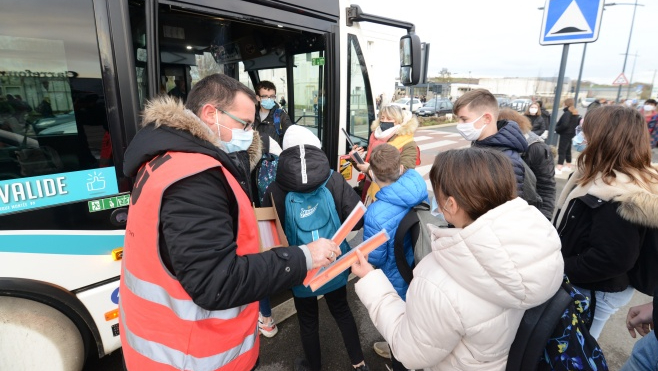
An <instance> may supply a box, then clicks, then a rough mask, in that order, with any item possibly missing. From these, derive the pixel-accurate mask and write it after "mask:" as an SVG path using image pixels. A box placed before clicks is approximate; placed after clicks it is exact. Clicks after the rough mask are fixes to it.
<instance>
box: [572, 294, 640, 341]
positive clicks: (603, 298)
mask: <svg viewBox="0 0 658 371" xmlns="http://www.w3.org/2000/svg"><path fill="white" fill-rule="evenodd" d="M574 286H575V285H574ZM575 287H576V289H578V291H580V292H581V293H582V294H583V295H585V296H587V297H588V298H590V300H591V298H592V293H591V292H590V290H587V289H583V288H580V287H577V286H575ZM634 293H635V289H634V288H633V287H632V286H628V287H627V288H626V290H624V291H620V292H603V291H597V292H596V308H595V309H594V320H593V321H592V327H590V329H589V333H590V335H592V337H593V338H594V339H596V340H598V339H599V336H600V335H601V331H603V326H604V325H605V323H606V322H607V321H608V319H609V318H610V316H611V315H613V314H615V312H617V311H618V310H619V308H621V307H623V306H624V305H626V304H628V303H629V302H630V301H631V299H632V298H633V294H634Z"/></svg>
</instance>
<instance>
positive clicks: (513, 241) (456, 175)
mask: <svg viewBox="0 0 658 371" xmlns="http://www.w3.org/2000/svg"><path fill="white" fill-rule="evenodd" d="M430 179H431V182H432V188H433V190H434V194H435V196H436V199H437V202H438V204H439V209H440V210H439V211H441V212H442V213H443V215H444V217H445V219H446V220H447V221H448V222H449V223H450V224H452V225H454V226H455V228H449V229H448V228H437V227H434V226H430V228H431V231H432V235H433V237H432V252H431V253H430V254H429V255H427V256H426V257H425V258H424V259H423V260H422V261H421V262H420V263H419V264H418V265H417V266H416V268H415V269H414V279H413V281H412V282H411V285H410V286H409V291H408V292H407V301H406V303H405V302H404V301H402V299H400V297H399V296H398V295H397V294H396V292H395V290H394V289H393V286H391V284H390V282H389V281H388V279H386V276H385V275H384V274H383V272H382V271H381V270H374V269H373V268H372V267H371V266H370V265H368V264H367V260H364V258H365V257H363V255H361V254H357V255H359V257H360V261H359V263H356V264H355V265H353V266H352V272H353V273H354V274H356V275H357V276H359V277H362V278H361V279H360V280H359V282H358V283H357V284H356V292H357V294H358V295H359V298H360V299H361V301H362V302H363V303H364V304H365V306H366V308H367V309H368V311H369V313H370V318H371V319H372V320H373V322H374V324H375V326H376V327H377V329H378V330H379V332H380V333H381V334H382V335H383V336H384V338H385V339H386V341H388V343H389V345H390V347H391V351H392V352H393V354H394V355H395V358H397V359H398V360H400V361H401V362H402V363H403V364H404V365H405V366H406V367H407V368H409V369H430V370H505V366H506V364H507V354H508V353H509V350H510V346H511V344H512V341H513V340H514V337H515V335H516V331H517V329H518V327H519V324H520V322H521V318H522V317H523V314H524V312H525V311H526V309H529V308H532V307H535V306H538V305H540V304H542V303H543V302H545V301H547V300H548V299H550V298H551V297H552V296H553V294H554V293H555V292H556V291H557V290H558V288H559V287H560V284H561V283H562V277H563V270H564V263H563V259H562V255H561V254H560V239H559V237H558V235H557V232H556V231H555V228H553V226H552V225H551V223H550V222H549V221H548V220H547V219H546V217H544V216H543V215H542V214H541V213H540V212H539V211H538V210H537V209H536V208H535V207H532V206H529V205H528V204H527V203H526V202H525V201H524V200H522V199H521V198H518V197H516V182H515V179H514V173H513V170H512V166H511V163H510V161H509V160H508V159H507V157H505V155H503V154H501V153H499V152H496V151H489V150H485V149H480V148H474V147H473V148H467V149H461V150H450V151H447V152H442V153H440V154H439V155H437V156H436V159H435V161H434V165H433V166H432V170H431V171H430Z"/></svg>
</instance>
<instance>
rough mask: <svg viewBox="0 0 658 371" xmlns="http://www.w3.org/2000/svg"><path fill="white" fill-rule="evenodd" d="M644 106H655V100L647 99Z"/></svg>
mask: <svg viewBox="0 0 658 371" xmlns="http://www.w3.org/2000/svg"><path fill="white" fill-rule="evenodd" d="M644 104H653V105H654V106H655V105H656V100H655V99H647V100H646V101H645V102H644Z"/></svg>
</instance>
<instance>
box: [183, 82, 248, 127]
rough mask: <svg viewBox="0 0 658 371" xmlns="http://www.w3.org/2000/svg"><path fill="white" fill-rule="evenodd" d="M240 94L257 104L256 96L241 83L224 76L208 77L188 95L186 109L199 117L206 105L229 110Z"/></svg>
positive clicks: (197, 84) (198, 83)
mask: <svg viewBox="0 0 658 371" xmlns="http://www.w3.org/2000/svg"><path fill="white" fill-rule="evenodd" d="M238 92H242V93H244V94H246V95H247V97H249V99H251V100H252V101H253V102H254V104H256V94H255V93H254V92H253V91H252V90H251V89H249V87H248V86H246V85H245V84H243V83H241V82H240V81H238V80H236V79H234V78H232V77H229V76H227V75H222V74H218V73H216V74H213V75H210V76H206V77H204V78H203V79H201V80H200V81H199V82H197V83H196V84H195V85H194V87H192V90H191V91H190V93H189V94H188V95H187V102H185V108H187V109H189V110H190V111H192V112H194V114H195V115H197V116H199V114H200V113H201V112H200V111H201V108H202V107H203V106H204V105H206V104H212V105H213V106H215V107H217V108H219V109H224V110H227V109H229V108H231V107H232V106H233V101H234V100H235V96H236V94H237V93H238Z"/></svg>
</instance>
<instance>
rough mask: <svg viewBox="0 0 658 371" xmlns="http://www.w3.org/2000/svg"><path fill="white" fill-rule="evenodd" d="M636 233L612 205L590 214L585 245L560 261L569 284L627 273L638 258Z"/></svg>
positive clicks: (607, 204)
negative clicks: (582, 248)
mask: <svg viewBox="0 0 658 371" xmlns="http://www.w3.org/2000/svg"><path fill="white" fill-rule="evenodd" d="M640 239H641V236H640V230H639V228H638V227H637V226H636V225H634V224H633V223H631V222H629V221H627V220H625V219H623V218H621V217H620V216H619V215H618V214H617V204H616V203H610V202H609V203H606V204H605V205H603V206H601V207H598V208H596V209H593V210H592V227H591V230H590V231H589V241H588V245H589V246H587V247H586V248H585V249H584V250H583V252H582V253H581V254H579V255H575V256H571V257H568V258H565V259H564V273H565V274H566V275H567V276H568V277H569V278H570V279H571V280H572V281H573V282H582V283H591V282H600V281H604V280H607V279H610V278H614V277H618V276H620V275H622V274H624V273H626V272H628V271H629V270H630V269H631V268H633V266H634V265H635V262H636V261H637V258H638V257H639V256H640Z"/></svg>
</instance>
